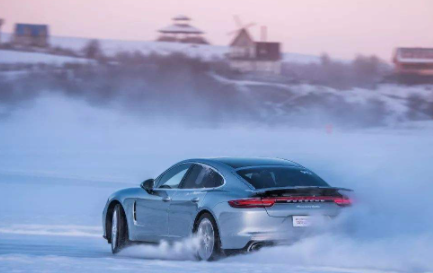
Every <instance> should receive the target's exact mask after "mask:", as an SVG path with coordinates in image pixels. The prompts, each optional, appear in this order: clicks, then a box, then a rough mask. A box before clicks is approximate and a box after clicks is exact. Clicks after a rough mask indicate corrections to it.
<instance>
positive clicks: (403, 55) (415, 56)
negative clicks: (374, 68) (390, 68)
mask: <svg viewBox="0 0 433 273" xmlns="http://www.w3.org/2000/svg"><path fill="white" fill-rule="evenodd" d="M393 62H394V65H395V67H394V68H395V73H396V74H399V75H415V76H433V48H419V47H418V48H417V47H413V48H409V47H400V48H397V49H396V50H395V51H394V56H393Z"/></svg>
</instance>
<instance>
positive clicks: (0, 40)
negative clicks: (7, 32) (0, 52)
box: [0, 18, 5, 44]
mask: <svg viewBox="0 0 433 273" xmlns="http://www.w3.org/2000/svg"><path fill="white" fill-rule="evenodd" d="M4 22H5V21H4V20H3V19H2V18H0V44H1V42H2V39H1V37H2V36H1V35H2V25H3V24H4Z"/></svg>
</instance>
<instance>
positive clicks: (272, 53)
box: [229, 28, 281, 74]
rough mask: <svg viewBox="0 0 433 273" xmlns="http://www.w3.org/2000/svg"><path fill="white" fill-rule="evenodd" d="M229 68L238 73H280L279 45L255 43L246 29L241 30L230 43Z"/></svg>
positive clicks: (275, 43) (263, 42) (274, 43)
mask: <svg viewBox="0 0 433 273" xmlns="http://www.w3.org/2000/svg"><path fill="white" fill-rule="evenodd" d="M229 61H230V67H231V68H232V69H234V70H237V71H240V72H257V73H269V74H280V73H281V44H280V43H277V42H265V41H262V42H255V41H254V40H253V38H252V37H251V35H250V34H249V32H248V30H247V29H246V28H241V29H240V30H239V31H238V34H237V35H236V37H235V38H234V39H233V41H232V42H231V43H230V51H229Z"/></svg>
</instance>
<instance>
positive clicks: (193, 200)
mask: <svg viewBox="0 0 433 273" xmlns="http://www.w3.org/2000/svg"><path fill="white" fill-rule="evenodd" d="M198 201H200V198H198V197H195V198H193V199H191V202H193V203H198Z"/></svg>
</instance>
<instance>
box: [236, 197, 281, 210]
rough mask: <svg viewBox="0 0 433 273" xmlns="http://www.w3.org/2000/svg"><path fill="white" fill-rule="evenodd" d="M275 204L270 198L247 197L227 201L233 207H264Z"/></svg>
mask: <svg viewBox="0 0 433 273" xmlns="http://www.w3.org/2000/svg"><path fill="white" fill-rule="evenodd" d="M274 204H275V199H271V198H269V199H268V198H265V199H261V198H249V199H239V200H231V201H229V205H230V206H231V207H233V208H265V207H272V206H273V205H274Z"/></svg>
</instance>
